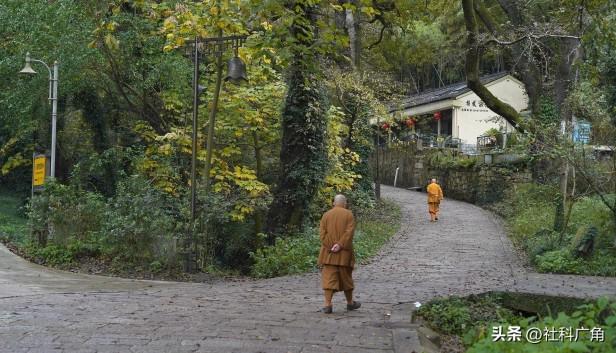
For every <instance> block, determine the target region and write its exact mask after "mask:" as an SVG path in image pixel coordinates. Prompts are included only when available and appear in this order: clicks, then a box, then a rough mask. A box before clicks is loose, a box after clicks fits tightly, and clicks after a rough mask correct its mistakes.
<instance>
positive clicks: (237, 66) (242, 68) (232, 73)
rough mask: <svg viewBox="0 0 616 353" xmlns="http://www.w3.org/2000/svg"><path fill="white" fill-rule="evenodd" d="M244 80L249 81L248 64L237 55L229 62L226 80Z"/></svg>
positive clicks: (239, 81)
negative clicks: (247, 75)
mask: <svg viewBox="0 0 616 353" xmlns="http://www.w3.org/2000/svg"><path fill="white" fill-rule="evenodd" d="M242 80H243V81H248V77H246V64H244V62H243V61H242V59H240V58H239V57H238V56H237V55H236V56H234V57H232V58H231V59H229V62H228V63H227V76H226V77H225V81H231V83H234V84H236V85H237V84H240V83H241V82H242Z"/></svg>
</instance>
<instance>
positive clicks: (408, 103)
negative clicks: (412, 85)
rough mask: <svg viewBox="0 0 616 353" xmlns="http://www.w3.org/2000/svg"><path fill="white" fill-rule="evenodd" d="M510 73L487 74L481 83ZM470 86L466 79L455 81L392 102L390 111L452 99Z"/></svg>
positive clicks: (468, 89)
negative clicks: (395, 102)
mask: <svg viewBox="0 0 616 353" xmlns="http://www.w3.org/2000/svg"><path fill="white" fill-rule="evenodd" d="M507 75H509V73H508V72H499V73H496V74H490V75H485V76H482V77H481V78H480V80H481V83H483V84H488V83H490V82H493V81H496V80H498V79H500V78H503V77H505V76H507ZM469 91H470V88H468V86H467V85H466V81H464V82H458V83H454V84H451V85H448V86H445V87H441V88H436V89H431V90H428V91H424V92H421V93H417V94H414V95H412V96H409V97H407V98H404V99H402V100H401V101H400V102H398V103H397V104H392V105H390V107H389V112H395V111H398V110H404V109H408V108H412V107H416V106H418V105H423V104H428V103H433V102H438V101H442V100H446V99H452V98H455V97H458V96H460V95H462V94H464V93H466V92H469Z"/></svg>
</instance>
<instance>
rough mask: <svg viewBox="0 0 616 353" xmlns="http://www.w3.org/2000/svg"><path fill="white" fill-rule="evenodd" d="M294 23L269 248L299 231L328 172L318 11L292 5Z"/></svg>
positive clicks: (270, 220) (313, 6) (269, 224)
mask: <svg viewBox="0 0 616 353" xmlns="http://www.w3.org/2000/svg"><path fill="white" fill-rule="evenodd" d="M288 8H289V9H291V10H292V11H294V12H295V16H296V20H294V22H293V24H292V25H291V28H290V33H291V35H292V36H294V37H295V39H296V42H295V43H294V44H293V46H294V47H293V48H292V51H293V52H294V53H293V58H292V60H291V65H290V67H289V73H288V87H289V88H288V92H287V96H286V99H285V103H284V107H283V110H282V124H281V125H282V143H281V150H280V168H281V170H280V177H279V180H278V184H277V187H276V190H275V192H274V200H273V202H272V205H271V207H270V210H269V214H268V220H267V230H268V234H269V237H268V243H269V244H274V242H275V239H276V237H277V236H279V235H281V234H291V233H293V232H296V231H298V230H300V229H301V226H302V224H303V220H304V218H305V216H306V215H307V210H308V208H309V206H310V204H311V203H312V200H313V199H314V196H315V195H316V193H317V192H318V190H319V188H320V187H321V185H322V183H323V179H324V178H325V174H326V171H327V149H326V141H325V134H326V130H327V113H326V112H327V100H326V96H325V89H324V87H323V85H322V82H323V80H322V79H321V77H320V66H319V58H318V56H317V53H316V52H317V51H315V50H313V49H312V47H313V46H314V44H315V43H316V35H317V34H316V33H317V31H316V17H315V16H316V15H315V14H316V13H317V10H318V8H317V6H316V5H309V4H307V3H306V2H305V1H298V2H294V1H293V2H290V3H289V4H288Z"/></svg>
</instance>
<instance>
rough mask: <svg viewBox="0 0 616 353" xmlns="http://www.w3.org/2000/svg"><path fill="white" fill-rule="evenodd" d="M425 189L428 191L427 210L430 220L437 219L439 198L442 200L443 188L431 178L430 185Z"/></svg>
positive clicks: (434, 220)
mask: <svg viewBox="0 0 616 353" xmlns="http://www.w3.org/2000/svg"><path fill="white" fill-rule="evenodd" d="M426 191H427V192H428V212H430V222H436V221H438V213H439V211H440V205H441V200H443V190H442V189H441V187H440V186H439V185H438V184H437V183H436V179H432V181H431V182H430V185H428V187H427V188H426Z"/></svg>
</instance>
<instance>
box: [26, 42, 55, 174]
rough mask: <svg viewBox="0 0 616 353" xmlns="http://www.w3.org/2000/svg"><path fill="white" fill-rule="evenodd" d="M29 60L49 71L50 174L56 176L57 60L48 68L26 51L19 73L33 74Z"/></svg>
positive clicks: (34, 72)
mask: <svg viewBox="0 0 616 353" xmlns="http://www.w3.org/2000/svg"><path fill="white" fill-rule="evenodd" d="M31 62H37V63H41V64H43V66H45V67H46V68H47V71H49V101H50V102H51V167H50V169H51V171H50V173H49V174H50V176H51V177H52V178H54V177H55V176H56V122H57V116H58V61H57V60H56V61H54V62H53V67H52V68H50V67H49V66H48V65H47V64H45V62H44V61H42V60H37V59H31V58H30V53H26V65H25V66H24V68H23V69H21V71H19V73H20V74H28V75H34V74H36V73H37V72H36V71H34V69H33V68H32V66H31V65H30V63H31Z"/></svg>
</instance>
